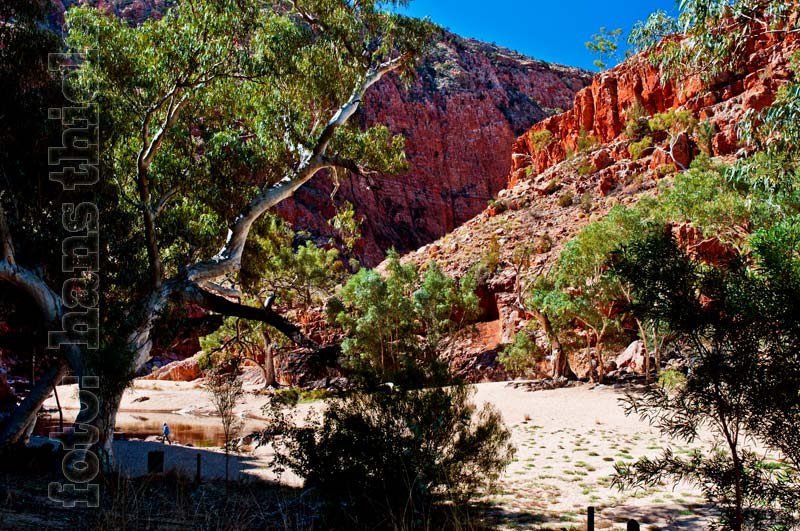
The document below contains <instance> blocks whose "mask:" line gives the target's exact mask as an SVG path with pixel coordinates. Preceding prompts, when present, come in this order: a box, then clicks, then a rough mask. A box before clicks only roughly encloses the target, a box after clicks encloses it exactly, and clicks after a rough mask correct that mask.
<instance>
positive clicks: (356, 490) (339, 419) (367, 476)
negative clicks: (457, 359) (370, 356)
mask: <svg viewBox="0 0 800 531" xmlns="http://www.w3.org/2000/svg"><path fill="white" fill-rule="evenodd" d="M471 393H472V391H471V390H470V389H468V388H467V387H465V386H462V385H455V386H450V387H439V388H429V389H423V390H417V391H410V390H404V389H400V388H394V389H392V390H386V389H385V390H384V391H382V392H376V393H371V394H367V393H354V394H352V395H350V396H348V397H346V398H341V399H334V400H332V401H331V402H330V404H329V407H328V408H327V409H326V411H325V412H324V413H323V414H322V416H321V418H318V419H316V420H315V419H307V422H310V424H306V425H304V426H302V427H298V426H297V425H296V424H295V423H294V422H292V421H291V420H288V419H287V417H285V416H283V415H282V414H281V413H275V412H272V413H271V418H274V419H276V421H275V422H277V424H278V425H275V426H272V427H270V429H269V433H282V434H283V438H282V440H283V443H282V444H279V445H278V446H277V447H276V458H275V461H276V463H277V464H278V465H279V466H280V467H288V468H289V469H291V470H293V471H294V472H295V473H297V474H298V475H300V476H301V477H303V478H305V486H306V488H307V489H313V492H314V493H315V495H316V496H317V497H318V499H319V501H320V502H321V507H320V508H321V514H320V519H321V521H322V522H324V524H325V528H326V529H428V528H436V529H438V528H441V527H442V525H441V524H442V521H441V518H442V517H443V512H446V507H447V506H448V505H451V506H452V505H455V506H456V507H466V506H467V504H468V502H469V501H470V500H472V499H473V498H474V497H475V496H476V495H477V494H478V493H479V492H480V491H481V489H482V488H484V487H487V486H489V485H490V484H491V483H493V482H494V481H495V480H496V479H497V477H498V476H499V474H500V472H501V471H502V470H503V469H504V468H505V466H506V465H507V464H508V462H509V461H510V459H511V458H512V456H513V454H514V449H513V447H512V446H511V445H510V444H509V440H510V437H511V434H510V432H509V431H508V429H507V428H506V427H505V426H504V425H503V422H502V419H501V417H500V414H499V413H498V412H497V411H496V410H495V409H494V408H493V407H492V406H490V405H488V404H487V405H485V406H484V407H483V409H481V410H480V411H478V412H476V409H475V406H474V405H472V404H471V402H470V395H471ZM265 433H267V432H265ZM262 444H263V443H262Z"/></svg>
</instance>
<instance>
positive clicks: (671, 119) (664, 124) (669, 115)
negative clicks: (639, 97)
mask: <svg viewBox="0 0 800 531" xmlns="http://www.w3.org/2000/svg"><path fill="white" fill-rule="evenodd" d="M647 124H648V125H649V126H650V130H651V131H673V132H678V131H687V132H692V131H693V130H694V127H695V125H697V119H696V118H695V117H694V115H693V114H692V111H688V110H680V111H679V110H675V109H672V110H670V111H667V112H661V113H658V114H656V115H654V116H653V117H652V118H650V120H648V121H647Z"/></svg>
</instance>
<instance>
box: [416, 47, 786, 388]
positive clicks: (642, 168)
mask: <svg viewBox="0 0 800 531" xmlns="http://www.w3.org/2000/svg"><path fill="white" fill-rule="evenodd" d="M798 50H800V38H798V36H797V35H796V34H791V35H784V36H782V38H777V37H776V36H775V35H774V34H763V35H760V36H758V37H756V38H753V39H752V40H751V41H750V42H749V43H748V48H747V53H746V55H745V61H744V64H745V65H746V68H744V69H743V70H741V71H740V72H739V73H735V74H730V75H728V76H723V77H720V78H718V79H716V80H713V81H712V82H711V83H710V84H708V85H703V84H702V83H700V80H699V79H696V78H688V79H682V80H678V81H673V82H662V79H661V75H660V72H659V70H658V69H657V68H655V67H654V66H652V64H651V63H650V62H649V61H648V60H647V58H646V57H643V56H641V55H640V56H637V57H634V58H632V59H631V60H629V61H627V62H625V63H624V64H622V65H620V66H618V67H616V68H614V69H612V70H610V71H608V72H604V73H602V74H599V75H597V76H596V77H595V78H594V80H593V82H592V84H591V86H590V87H587V88H585V89H584V90H582V91H580V92H579V93H578V94H577V96H576V98H575V105H574V106H573V107H572V108H571V109H570V110H569V111H567V112H565V113H562V114H559V115H557V116H554V117H551V118H548V119H545V120H543V121H542V122H540V123H538V124H536V125H534V126H533V127H532V128H531V129H530V130H529V131H528V132H527V133H526V134H524V135H522V136H521V137H520V138H518V139H517V141H516V143H515V144H514V146H513V154H512V157H511V172H510V175H509V183H508V188H507V189H506V190H502V191H500V192H499V193H498V201H497V202H496V203H495V204H494V205H492V207H491V208H487V209H486V210H485V211H484V212H483V213H481V214H480V215H478V216H476V217H474V218H473V219H471V220H469V221H467V222H466V223H464V224H463V225H462V226H460V227H458V228H457V229H455V230H454V231H453V232H451V233H450V234H448V235H447V236H445V237H444V238H441V239H439V240H437V241H434V242H432V243H431V244H429V245H426V246H424V247H422V248H421V249H418V250H417V251H415V252H412V253H409V254H407V255H406V256H404V257H403V260H404V261H408V262H413V263H415V264H417V265H418V266H420V267H423V266H424V265H425V264H426V263H428V262H429V261H431V260H434V261H436V262H437V263H438V264H439V265H440V267H441V268H442V269H443V270H444V271H445V272H447V273H449V274H451V275H454V276H456V277H459V276H461V275H463V274H464V273H466V272H467V270H468V269H469V268H470V267H472V266H473V265H474V264H476V263H479V262H482V263H483V264H484V265H487V264H491V268H490V269H491V271H490V272H489V273H488V274H487V278H485V279H483V281H482V283H481V285H480V286H479V295H480V296H481V308H482V309H483V310H484V314H485V316H484V320H485V321H487V322H492V323H496V326H498V327H499V330H498V331H497V333H496V334H494V335H493V336H492V337H491V338H490V339H492V341H491V342H487V341H486V339H487V338H486V337H483V338H481V340H480V341H477V340H476V341H473V342H472V344H466V345H463V346H462V352H463V353H466V354H467V355H466V356H465V355H463V354H462V355H461V356H460V357H459V356H454V357H453V358H452V362H453V363H451V366H453V367H454V368H460V367H463V366H470V363H478V362H479V361H481V360H483V359H485V357H486V355H487V354H490V353H493V352H497V351H498V350H501V349H502V348H503V347H504V345H506V344H508V343H509V342H510V341H511V338H513V336H514V334H516V333H517V332H520V331H522V330H525V329H526V327H527V325H528V323H529V322H530V321H531V320H532V319H533V316H531V315H526V313H525V312H524V311H520V308H519V305H518V303H517V297H516V292H517V281H518V279H517V269H516V268H515V267H514V262H515V252H516V251H517V250H519V249H520V248H523V247H529V248H531V249H532V250H533V254H532V256H531V259H530V262H531V263H530V266H529V269H528V271H529V275H528V276H535V275H536V274H541V273H544V272H546V271H548V270H549V268H550V267H551V266H552V265H553V264H554V263H555V261H556V260H557V259H558V256H559V253H560V251H561V249H562V248H563V246H564V244H565V243H566V242H567V241H569V240H570V239H571V238H572V237H574V235H575V234H577V232H578V231H579V230H580V229H581V228H583V227H584V226H586V225H587V224H589V223H591V222H592V221H594V220H597V219H600V218H602V217H604V216H605V215H606V214H607V213H608V212H609V211H610V209H611V208H613V207H614V206H615V205H633V204H635V203H637V202H638V201H639V200H640V199H642V198H643V197H646V196H653V195H656V194H657V193H658V188H659V187H658V185H659V182H660V181H662V180H668V179H669V178H670V175H671V174H672V173H674V172H675V171H677V170H678V169H679V166H688V165H689V164H690V162H691V160H692V159H693V158H694V157H695V156H697V154H698V153H700V145H699V144H700V142H701V139H700V138H699V135H698V132H697V130H696V129H698V128H695V131H693V132H691V134H689V133H687V132H679V133H674V134H672V138H670V139H667V138H666V137H667V135H666V134H665V133H662V134H661V136H660V137H659V136H657V135H653V146H652V147H651V148H650V149H648V150H645V151H643V152H642V153H641V154H640V156H638V157H636V158H634V157H631V153H630V151H631V149H630V148H631V144H632V140H631V139H630V138H627V137H626V135H625V133H624V129H625V122H626V118H627V117H626V113H627V111H628V110H629V109H630V107H631V105H633V103H634V102H636V101H637V100H638V101H639V102H640V103H641V104H642V106H643V107H644V111H645V113H646V114H648V115H653V114H655V113H663V112H667V111H672V110H687V111H690V113H691V115H692V116H693V117H694V118H695V119H696V120H698V121H699V122H703V121H705V122H706V123H708V124H711V127H709V128H708V129H707V130H709V131H712V132H713V135H710V138H707V139H706V140H707V142H706V145H705V146H703V147H704V150H705V151H706V152H708V154H710V155H712V156H715V157H720V158H722V159H728V160H731V159H733V158H735V157H736V155H737V152H738V150H739V149H740V148H741V147H740V145H739V140H738V138H737V126H738V124H739V123H741V121H742V120H743V118H744V116H745V113H747V112H748V111H750V110H756V111H758V110H761V109H764V108H765V107H766V106H768V105H770V104H771V103H772V102H773V101H774V99H775V96H776V94H777V91H778V89H779V87H781V86H782V85H783V84H785V82H786V81H787V80H790V79H793V78H794V74H793V73H792V71H791V70H790V67H789V65H790V58H791V56H792V55H793V54H795V53H797V51H798ZM544 131H547V132H546V133H544ZM579 140H580V144H581V145H579ZM669 144H672V146H671V147H672V153H671V155H670V154H667V151H668V149H667V148H669V147H670V146H669ZM678 221H680V220H678ZM672 231H673V234H674V235H675V237H676V239H677V240H678V242H679V243H680V244H681V245H682V246H683V248H684V249H686V251H687V252H688V253H689V254H690V255H691V256H693V257H695V258H697V259H699V260H702V261H704V262H706V263H710V264H720V263H725V262H727V261H730V260H733V259H735V258H736V250H735V249H733V248H731V247H729V246H727V245H725V244H724V243H722V242H721V241H720V240H719V239H717V238H714V237H713V235H704V234H702V232H701V231H699V230H698V229H697V228H695V227H693V226H692V225H691V224H688V223H680V222H678V223H676V224H675V225H673V227H672ZM742 231H744V232H746V227H742ZM522 280H523V281H524V279H522ZM521 291H523V292H524V284H523V288H522V290H521ZM487 308H489V309H492V311H491V312H488V311H486V309H487ZM487 328H492V327H490V326H487ZM533 328H537V327H533ZM575 332H576V336H578V337H585V331H581V330H579V329H577V330H576V331H575ZM582 334H583V335H582ZM534 335H535V336H536V340H537V343H539V344H540V346H542V347H544V346H545V345H546V344H547V340H546V338H545V337H544V334H543V333H542V332H541V331H540V330H537V331H536V332H535V334H534ZM631 339H633V337H631ZM578 343H579V344H580V345H582V346H581V347H580V349H578V350H575V352H574V353H572V354H571V356H570V358H571V359H570V362H571V364H572V367H573V369H574V370H575V372H576V373H577V374H588V372H589V362H590V359H589V357H587V356H586V355H584V353H585V352H586V351H587V350H586V347H585V342H583V341H579V342H578ZM609 354H610V353H609V352H606V357H607V359H613V357H611V356H610V355H609ZM470 356H471V357H472V359H469V357H470ZM640 357H643V354H642V355H641V356H640ZM619 361H621V360H617V361H616V362H615V365H619ZM642 364H643V361H642V360H641V359H637V360H634V365H636V367H637V369H636V370H640V369H639V367H640V366H641V365H642ZM628 365H630V360H628ZM626 367H627V365H626ZM534 375H535V374H531V376H534ZM538 376H545V374H544V373H543V372H541V373H540V374H538Z"/></svg>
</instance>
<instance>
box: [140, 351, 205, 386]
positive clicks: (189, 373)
mask: <svg viewBox="0 0 800 531" xmlns="http://www.w3.org/2000/svg"><path fill="white" fill-rule="evenodd" d="M200 354H202V353H201V352H198V353H197V354H195V355H194V356H192V357H191V358H186V359H185V360H181V361H173V362H172V363H169V364H167V365H164V366H163V367H161V368H158V369H156V370H154V371H153V372H151V373H150V374H148V375H147V376H144V377H142V379H143V380H168V381H172V382H191V381H193V380H197V379H198V378H200V377H201V376H203V371H202V370H200V361H199V357H200Z"/></svg>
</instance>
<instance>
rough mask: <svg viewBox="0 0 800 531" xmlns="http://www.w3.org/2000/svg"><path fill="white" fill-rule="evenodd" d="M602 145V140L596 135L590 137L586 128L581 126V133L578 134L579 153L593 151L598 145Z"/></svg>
mask: <svg viewBox="0 0 800 531" xmlns="http://www.w3.org/2000/svg"><path fill="white" fill-rule="evenodd" d="M599 143H600V139H599V138H597V137H596V136H595V135H590V134H589V133H588V132H587V131H586V128H584V127H583V126H581V131H580V133H579V134H578V152H579V153H584V152H586V151H589V150H591V149H592V148H594V147H595V146H596V145H597V144H599Z"/></svg>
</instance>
